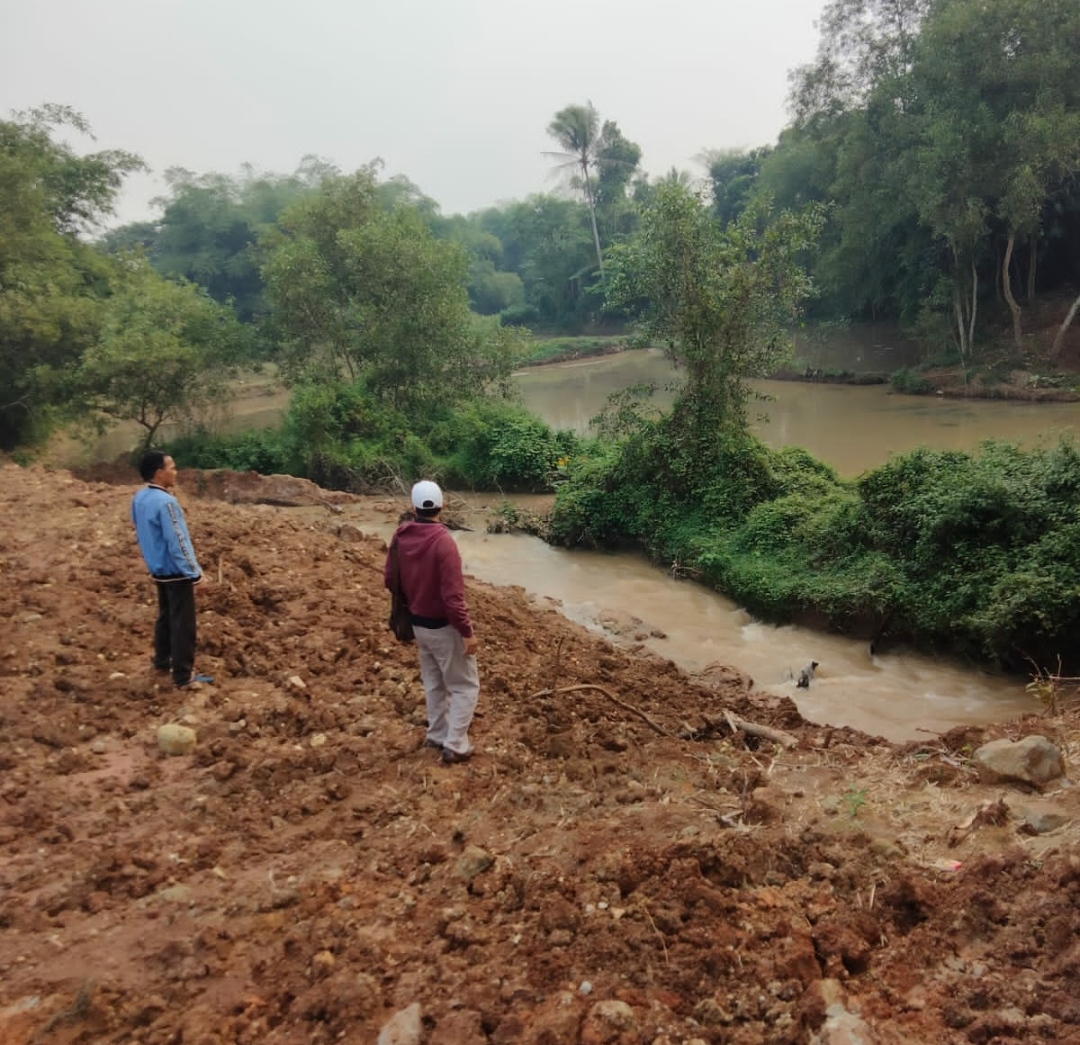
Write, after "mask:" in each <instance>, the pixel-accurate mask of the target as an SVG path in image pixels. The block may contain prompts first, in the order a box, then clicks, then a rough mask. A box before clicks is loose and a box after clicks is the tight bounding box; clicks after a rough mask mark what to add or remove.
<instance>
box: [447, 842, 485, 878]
mask: <svg viewBox="0 0 1080 1045" xmlns="http://www.w3.org/2000/svg"><path fill="white" fill-rule="evenodd" d="M493 863H495V857H493V856H492V855H491V853H489V852H487V851H486V850H484V849H481V848H480V847H479V846H475V845H468V846H466V847H465V852H463V853H462V854H461V856H460V857H459V858H458V862H457V864H456V866H455V868H454V873H455V874H456V875H457V876H458V877H459V878H464V879H465V881H467V882H471V881H472V880H473V879H474V878H475V877H476V876H477V875H478V874H481V873H483V872H484V871H486V870H487V869H488V868H489V867H490V866H491V865H492V864H493Z"/></svg>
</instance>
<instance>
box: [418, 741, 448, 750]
mask: <svg viewBox="0 0 1080 1045" xmlns="http://www.w3.org/2000/svg"><path fill="white" fill-rule="evenodd" d="M420 747H421V748H431V749H432V750H433V751H442V749H443V746H442V744H440V743H438V742H437V741H435V740H425V741H424V742H423V743H422V744H421V745H420Z"/></svg>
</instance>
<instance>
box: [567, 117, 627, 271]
mask: <svg viewBox="0 0 1080 1045" xmlns="http://www.w3.org/2000/svg"><path fill="white" fill-rule="evenodd" d="M547 131H548V134H549V135H550V136H551V137H552V138H554V139H555V141H556V142H558V143H559V148H560V149H561V150H562V151H561V152H553V153H546V155H548V156H550V157H552V158H554V159H555V160H557V161H558V169H559V170H562V171H565V172H567V173H569V174H570V176H571V184H573V185H574V186H575V187H576V188H578V189H580V190H581V193H582V196H583V198H584V200H585V205H586V207H588V210H589V221H590V224H591V226H592V239H593V248H594V250H595V251H596V267H597V268H598V269H599V271H600V274H601V276H602V275H603V272H604V253H603V250H602V248H601V246H600V229H599V226H598V224H597V218H596V214H597V209H598V207H599V206H600V204H601V202H602V201H607V202H609V203H611V204H614V203H615V201H616V200H617V199H622V198H624V197H625V194H626V183H627V182H628V181H629V179H630V177H631V176H632V175H633V172H634V170H635V169H636V167H637V165H638V163H639V162H640V160H641V150H640V149H639V148H638V147H637V146H636V145H635V144H634V143H633V142H631V141H628V140H627V139H626V138H625V137H623V134H622V132H621V131H620V130H619V128H618V125H617V124H615V123H613V122H612V121H610V120H608V121H606V122H605V123H604V124H601V123H600V114H599V113H598V112H597V111H596V106H594V105H593V103H592V102H586V103H585V104H584V105H568V106H566V107H565V108H564V109H560V110H559V111H558V112H557V113H556V114H555V118H554V119H553V120H552V121H551V123H549V124H548V129H547Z"/></svg>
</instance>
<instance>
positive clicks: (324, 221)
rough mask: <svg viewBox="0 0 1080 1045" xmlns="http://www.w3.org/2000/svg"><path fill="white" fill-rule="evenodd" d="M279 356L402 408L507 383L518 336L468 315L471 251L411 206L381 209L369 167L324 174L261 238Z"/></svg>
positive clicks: (294, 368) (293, 369)
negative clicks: (437, 233)
mask: <svg viewBox="0 0 1080 1045" xmlns="http://www.w3.org/2000/svg"><path fill="white" fill-rule="evenodd" d="M261 251H262V257H263V261H262V274H263V278H264V279H265V281H266V286H267V293H268V297H269V300H270V302H271V305H272V308H273V315H272V323H273V325H274V328H275V329H276V331H277V332H278V335H279V338H280V345H281V353H282V356H281V361H282V364H283V366H284V369H285V372H286V374H287V375H289V376H290V377H291V378H292V379H293V380H297V379H300V378H302V377H308V378H310V377H312V376H315V377H319V378H321V379H322V380H329V381H331V382H333V381H337V380H338V379H339V378H341V377H342V376H343V375H344V376H347V378H348V379H349V380H350V381H353V382H355V381H357V380H363V381H364V382H365V383H366V385H367V387H368V388H369V390H370V391H371V392H372V393H373V394H374V395H376V396H379V397H381V398H383V399H386V400H387V401H388V402H390V403H391V404H392V405H393V406H395V407H397V408H399V409H402V410H420V409H424V408H425V407H427V406H430V405H431V404H433V403H452V402H456V401H459V400H466V399H469V398H471V397H474V396H477V395H480V394H482V393H483V391H484V390H485V389H488V388H491V387H494V386H497V385H498V384H499V383H500V382H503V381H505V380H506V379H507V378H508V376H509V373H510V371H511V369H512V368H513V365H514V362H515V358H516V357H515V351H516V349H515V344H516V342H515V341H514V338H513V337H512V336H511V335H510V334H507V333H503V332H499V331H498V329H497V328H496V327H493V326H492V325H491V324H487V325H484V324H480V323H478V322H477V321H476V320H475V317H473V316H472V315H471V313H470V311H469V304H468V297H467V294H466V291H465V283H466V278H467V256H466V253H465V251H464V250H463V249H462V248H461V247H460V246H459V245H457V244H455V243H450V242H447V241H446V240H439V239H436V238H435V237H434V235H433V234H432V232H431V231H430V229H429V228H428V226H427V224H426V222H425V220H424V216H423V215H422V214H421V213H420V212H419V211H417V210H416V208H414V207H412V206H409V205H401V206H395V207H393V208H392V209H390V210H386V209H385V208H384V206H383V200H382V195H381V193H380V191H379V186H378V183H377V181H376V178H375V170H374V169H373V168H371V167H368V168H365V169H363V170H360V171H358V172H356V173H355V174H353V175H350V176H347V177H339V178H334V179H331V180H329V181H327V182H325V183H324V184H323V186H322V188H321V190H320V191H319V192H318V193H317V194H314V195H312V196H310V197H307V198H305V199H302V200H300V201H299V202H297V203H296V204H295V205H294V206H293V207H291V208H289V210H287V211H286V212H285V213H284V214H283V215H282V217H281V220H280V228H279V229H277V230H270V231H269V232H268V233H267V234H266V235H265V236H264V238H263V240H262V241H261Z"/></svg>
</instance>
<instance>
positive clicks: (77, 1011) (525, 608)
mask: <svg viewBox="0 0 1080 1045" xmlns="http://www.w3.org/2000/svg"><path fill="white" fill-rule="evenodd" d="M0 478H2V480H3V482H2V484H0V518H3V520H4V526H3V527H2V530H0V579H2V584H0V1042H3V1043H5V1045H21V1043H38V1042H48V1043H50V1045H52V1043H56V1045H67V1043H74V1042H95V1043H97V1042H102V1043H117V1045H119V1043H130V1042H144V1043H153V1045H166V1043H170V1045H171V1043H183V1045H226V1043H229V1045H231V1043H251V1045H254V1043H267V1045H284V1043H289V1045H293V1043H296V1045H300V1043H304V1045H317V1043H331V1042H346V1043H374V1042H376V1041H380V1040H381V1041H384V1042H395V1043H398V1045H402V1043H408V1042H413V1043H425V1045H480V1043H498V1045H561V1043H564V1042H565V1043H579V1042H580V1043H582V1045H601V1043H619V1045H631V1043H634V1045H636V1043H652V1045H665V1043H690V1042H698V1043H700V1042H708V1043H728V1045H764V1043H769V1045H780V1043H791V1045H795V1043H810V1042H823V1043H824V1042H830V1043H834V1045H838V1043H840V1042H846V1043H848V1045H855V1043H900V1042H904V1043H912V1042H915V1043H921V1042H926V1043H952V1042H976V1043H979V1042H986V1043H992V1042H996V1043H1005V1042H1019V1041H1055V1042H1080V991H1078V988H1077V984H1078V983H1080V850H1078V848H1077V840H1078V837H1080V830H1078V824H1077V817H1078V814H1080V808H1078V798H1077V794H1076V792H1077V790H1078V789H1075V788H1069V787H1067V786H1063V785H1061V784H1060V783H1059V784H1058V785H1057V787H1056V788H1055V789H1052V790H1051V793H1048V794H1046V795H1042V796H1033V795H1031V794H1028V793H1025V792H1024V791H1023V790H1021V789H1019V788H1010V787H1003V786H1001V785H998V786H989V785H984V784H980V783H978V782H977V780H976V777H975V774H974V772H973V770H972V768H971V763H970V754H971V752H972V750H973V749H974V748H975V747H977V746H978V745H979V744H980V743H982V742H983V740H985V739H989V738H990V736H991V733H990V731H987V730H974V729H967V730H955V731H953V732H951V733H948V734H945V735H944V736H937V735H927V737H926V742H925V743H924V744H910V745H907V746H905V747H897V746H893V745H890V744H888V743H886V742H884V741H882V740H877V739H874V738H871V737H867V736H864V735H862V734H858V733H854V732H852V731H848V730H829V729H826V728H824V727H819V726H815V725H813V724H810V723H807V722H804V721H803V720H802V719H801V718H800V717H799V715H798V712H797V711H796V710H795V708H794V706H793V705H792V704H791V703H790V701H788V700H786V699H782V698H779V697H770V696H769V695H767V694H760V693H755V692H753V691H751V690H749V688H748V684H747V680H746V679H745V678H743V677H741V676H740V675H739V673H738V672H737V671H731V670H717V671H716V672H714V673H713V674H711V675H709V676H705V677H700V678H690V677H687V676H686V675H684V674H683V673H681V672H680V671H679V670H677V669H676V668H675V667H674V666H673V665H672V664H670V663H669V662H666V661H664V660H662V659H659V658H657V657H655V656H650V655H645V654H643V653H641V652H640V651H635V650H634V649H633V647H620V646H617V645H614V644H612V642H609V641H605V640H604V639H602V638H600V637H598V636H595V635H592V634H590V633H588V632H585V631H583V630H581V629H580V628H578V627H576V626H574V625H572V624H570V623H569V622H567V621H566V620H565V619H564V618H563V617H561V616H560V614H559V613H558V610H557V608H556V607H553V606H550V605H545V604H538V603H534V602H532V601H530V600H529V599H527V598H526V597H525V596H524V595H523V594H522V593H521V592H518V591H514V590H505V589H503V590H497V589H493V588H490V587H487V586H484V585H482V584H479V583H475V582H472V583H470V584H469V587H468V597H469V600H470V603H471V606H472V608H473V613H474V619H475V621H476V625H477V631H478V634H479V636H480V643H481V646H480V670H481V677H482V682H483V694H482V697H481V704H480V712H479V715H478V718H477V720H476V722H475V725H474V729H473V739H474V741H475V742H476V744H477V748H478V753H477V755H476V757H475V758H474V759H473V761H472V762H470V763H467V764H464V765H458V766H451V767H443V766H442V765H441V764H439V762H438V761H437V759H436V757H435V755H434V753H433V752H431V751H428V750H422V749H421V747H420V744H421V741H422V740H423V735H424V712H423V699H422V691H421V687H420V684H419V680H418V674H417V670H416V665H415V652H414V650H413V649H412V648H411V647H402V646H398V645H395V644H394V643H393V641H392V640H391V638H390V635H389V633H388V632H387V631H386V630H385V628H384V621H385V616H386V611H387V597H386V595H385V592H384V591H383V589H382V584H381V566H382V561H383V556H384V544H383V542H382V540H380V539H377V538H374V537H370V536H367V535H366V534H365V533H364V532H363V530H362V528H358V527H356V526H355V525H343V524H342V523H341V522H340V520H339V518H338V517H337V516H336V515H335V513H334V512H333V510H332V505H330V504H329V503H327V504H326V506H325V507H324V512H325V515H324V517H321V518H313V517H312V514H311V513H306V514H304V515H303V517H300V516H298V515H297V514H296V513H293V514H289V513H288V512H285V511H283V510H281V509H279V508H275V507H270V506H267V505H259V504H254V505H252V504H232V503H226V502H225V501H223V500H220V499H215V496H218V497H220V496H222V495H223V494H222V491H223V490H224V489H225V487H227V485H228V484H227V483H226V484H223V483H222V482H221V481H219V480H203V479H202V478H201V477H194V478H193V477H192V476H190V475H187V476H182V489H181V493H180V496H181V498H182V499H183V500H184V502H185V504H186V508H187V513H188V521H189V524H190V527H191V530H192V535H193V538H194V541H195V545H196V548H197V550H198V552H199V556H200V559H201V561H202V563H203V566H204V568H205V569H206V571H207V573H208V575H209V578H210V584H209V585H208V586H207V588H206V590H204V591H201V593H200V594H199V624H200V640H201V641H200V651H201V652H200V657H199V660H198V663H197V668H198V669H199V670H201V671H206V672H208V673H209V674H212V675H214V676H216V678H217V683H216V684H215V685H212V686H206V687H204V688H202V689H199V690H197V691H176V690H174V689H173V688H172V687H171V686H170V685H168V684H163V683H162V682H161V681H160V680H159V679H157V678H156V677H154V676H153V675H152V673H151V671H150V669H149V657H148V647H149V642H150V633H151V627H152V618H153V613H154V609H153V606H152V605H151V600H152V598H153V596H154V593H153V591H152V590H151V585H150V583H149V581H148V579H147V578H146V576H145V574H144V571H143V567H142V565H141V562H140V561H139V559H138V556H137V553H136V549H135V547H134V541H133V536H132V533H131V527H130V523H129V522H128V518H127V511H128V502H129V500H130V496H131V494H132V493H133V492H134V489H135V486H134V485H124V484H119V485H112V484H108V483H105V482H83V481H80V480H78V479H75V478H73V477H72V476H71V475H70V474H69V473H66V472H55V473H50V472H46V471H42V470H36V469H30V470H24V469H20V468H17V467H14V466H11V465H7V466H4V467H2V468H0ZM258 488H259V481H258V480H256V479H249V480H248V483H247V489H248V490H249V494H250V491H252V490H254V491H255V492H256V494H257V491H258ZM199 491H202V493H203V495H204V496H199ZM247 499H249V500H250V499H254V500H257V499H258V497H257V496H255V495H251V496H249V497H248V498H247ZM271 499H273V498H271ZM316 500H318V499H316ZM323 500H324V501H326V500H327V498H324V499H323ZM369 507H370V511H371V513H372V518H375V517H380V518H384V519H385V518H389V517H393V516H396V514H397V513H398V511H399V510H400V507H401V506H400V505H398V504H396V503H390V502H383V503H380V502H371V503H370V505H369ZM628 609H629V610H631V611H632V610H633V608H632V607H629V608H628ZM725 711H726V712H728V713H729V714H730V715H733V716H737V717H738V718H739V719H743V720H746V721H748V722H750V723H756V724H758V725H763V726H766V727H771V728H772V729H774V730H783V731H786V732H787V733H789V734H791V735H792V736H793V737H794V738H795V740H796V741H797V745H796V746H794V747H791V748H785V747H782V746H780V745H779V744H777V743H774V742H773V741H771V740H768V739H762V738H760V737H754V736H750V735H748V734H747V733H746V732H744V731H743V730H735V731H733V729H732V727H731V725H730V723H729V722H728V720H727V719H726V718H725V715H724V712H725ZM169 723H176V724H182V725H186V726H188V727H190V728H191V729H193V730H194V731H195V732H196V734H197V743H196V745H195V747H194V748H193V750H192V751H191V752H190V753H188V754H184V755H173V756H168V755H164V754H162V753H161V752H160V751H159V748H158V739H157V733H158V729H159V727H160V726H162V725H164V724H169ZM997 732H998V734H1004V735H1008V736H1011V737H1014V738H1015V737H1019V736H1023V735H1025V734H1027V733H1041V734H1043V735H1045V736H1047V737H1049V738H1050V739H1051V740H1053V741H1055V742H1056V743H1057V744H1058V745H1059V746H1061V747H1062V748H1063V749H1064V750H1065V752H1066V761H1067V762H1068V760H1069V755H1070V753H1072V752H1075V750H1076V747H1077V745H1078V744H1080V721H1078V719H1077V716H1076V715H1075V714H1073V715H1072V716H1069V715H1066V716H1064V717H1058V718H1056V719H1052V720H1051V719H1047V718H1044V717H1041V716H1040V717H1037V718H1036V717H1033V718H1031V719H1030V720H1027V721H1025V722H1022V723H1014V724H1012V725H1010V726H1008V727H1002V728H1001V729H999V730H997ZM990 803H993V808H994V809H996V810H997V811H998V812H997V815H995V816H992V817H991V816H987V817H983V818H981V819H980V818H978V817H975V814H976V813H978V811H979V810H980V809H982V810H986V809H987V808H989V807H990V806H989V804H990ZM1032 803H1043V804H1044V805H1050V806H1052V807H1053V808H1054V809H1055V810H1056V811H1057V814H1056V819H1055V820H1054V822H1055V823H1057V824H1058V825H1059V826H1056V827H1054V828H1053V829H1049V828H1047V827H1046V826H1045V825H1044V826H1043V827H1042V828H1040V830H1042V831H1043V833H1041V834H1036V833H1033V832H1034V831H1035V828H1033V827H1031V826H1029V821H1028V819H1025V817H1026V816H1027V813H1026V812H1025V810H1027V808H1028V806H1030V805H1031V804H1032ZM395 1014H398V1015H396V1016H395ZM380 1033H382V1038H380Z"/></svg>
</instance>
